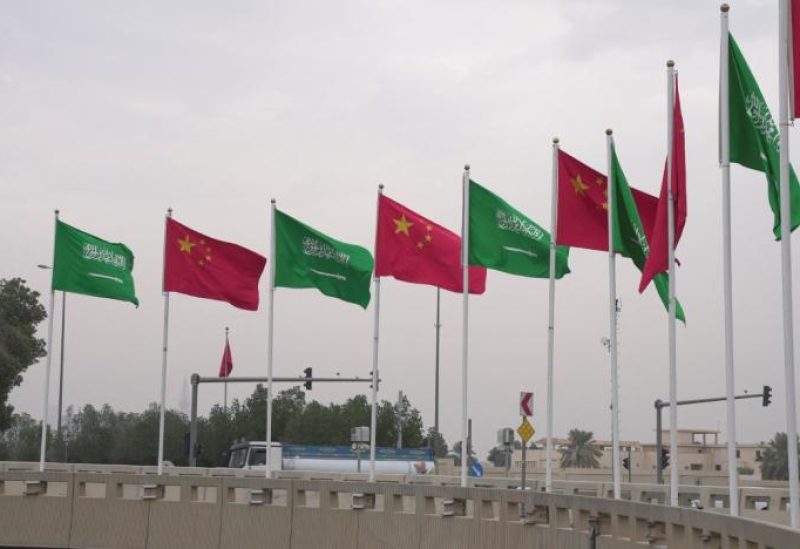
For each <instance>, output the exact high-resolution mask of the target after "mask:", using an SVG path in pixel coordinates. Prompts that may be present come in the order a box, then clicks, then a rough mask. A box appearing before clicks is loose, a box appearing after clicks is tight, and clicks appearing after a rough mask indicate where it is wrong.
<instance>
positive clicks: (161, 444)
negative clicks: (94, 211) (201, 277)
mask: <svg viewBox="0 0 800 549" xmlns="http://www.w3.org/2000/svg"><path fill="white" fill-rule="evenodd" d="M171 217H172V208H167V215H166V217H165V218H164V263H163V272H162V277H163V276H164V275H165V274H166V272H167V223H169V219H170V218H171ZM161 284H162V285H161V290H162V293H163V294H164V333H163V340H162V342H163V343H162V347H161V400H160V406H159V418H158V474H159V475H161V474H163V473H164V401H165V400H166V398H167V342H168V339H169V292H166V291H164V280H163V278H162V282H161ZM189 450H190V452H192V451H194V448H190V449H189Z"/></svg>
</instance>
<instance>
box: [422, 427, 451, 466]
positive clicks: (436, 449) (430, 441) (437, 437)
mask: <svg viewBox="0 0 800 549" xmlns="http://www.w3.org/2000/svg"><path fill="white" fill-rule="evenodd" d="M422 446H425V447H428V448H431V449H433V455H434V457H437V458H441V457H445V456H446V455H447V441H446V440H445V439H444V437H443V436H442V433H437V432H436V429H434V428H433V427H429V428H428V433H427V434H426V435H425V438H424V439H422Z"/></svg>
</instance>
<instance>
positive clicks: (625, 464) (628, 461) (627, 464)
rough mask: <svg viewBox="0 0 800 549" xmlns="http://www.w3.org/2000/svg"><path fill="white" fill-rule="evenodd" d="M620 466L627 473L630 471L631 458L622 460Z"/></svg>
mask: <svg viewBox="0 0 800 549" xmlns="http://www.w3.org/2000/svg"><path fill="white" fill-rule="evenodd" d="M622 466H623V467H625V469H627V470H628V471H630V470H631V458H627V457H626V458H622Z"/></svg>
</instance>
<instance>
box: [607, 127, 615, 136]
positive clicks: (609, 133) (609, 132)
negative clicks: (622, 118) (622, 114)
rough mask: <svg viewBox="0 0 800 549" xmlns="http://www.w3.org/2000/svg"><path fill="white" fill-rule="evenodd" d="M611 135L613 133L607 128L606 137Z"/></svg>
mask: <svg viewBox="0 0 800 549" xmlns="http://www.w3.org/2000/svg"><path fill="white" fill-rule="evenodd" d="M612 133H614V130H612V129H611V128H608V129H607V130H606V135H611V134H612Z"/></svg>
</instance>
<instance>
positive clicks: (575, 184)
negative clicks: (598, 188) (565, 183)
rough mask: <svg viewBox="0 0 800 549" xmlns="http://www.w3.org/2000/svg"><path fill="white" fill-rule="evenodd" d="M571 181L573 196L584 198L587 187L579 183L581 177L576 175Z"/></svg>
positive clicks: (581, 182)
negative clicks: (573, 190)
mask: <svg viewBox="0 0 800 549" xmlns="http://www.w3.org/2000/svg"><path fill="white" fill-rule="evenodd" d="M571 181H572V188H573V189H575V194H577V195H578V196H586V189H588V188H589V185H587V184H585V183H584V182H583V181H581V176H580V175H576V176H575V178H574V179H572V180H571Z"/></svg>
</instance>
